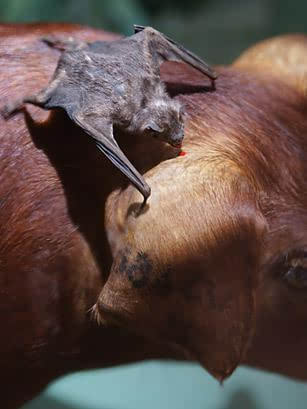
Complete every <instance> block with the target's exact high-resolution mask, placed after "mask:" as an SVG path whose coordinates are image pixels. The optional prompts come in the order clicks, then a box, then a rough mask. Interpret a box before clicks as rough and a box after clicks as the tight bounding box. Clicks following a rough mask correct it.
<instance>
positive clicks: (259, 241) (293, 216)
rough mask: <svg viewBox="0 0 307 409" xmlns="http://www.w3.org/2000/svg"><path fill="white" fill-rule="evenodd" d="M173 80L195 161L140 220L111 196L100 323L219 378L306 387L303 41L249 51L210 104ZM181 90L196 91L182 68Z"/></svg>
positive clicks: (155, 183)
mask: <svg viewBox="0 0 307 409" xmlns="http://www.w3.org/2000/svg"><path fill="white" fill-rule="evenodd" d="M174 70H175V69H174V68H173V69H172V68H171V67H170V66H168V67H166V68H165V73H164V76H165V77H164V78H165V79H166V80H168V81H169V85H170V86H172V89H173V91H174V92H176V93H180V92H181V93H182V94H181V95H178V96H177V98H179V100H180V101H181V102H182V103H183V104H184V105H185V107H186V110H187V120H186V136H185V143H184V146H183V149H184V150H185V151H186V152H187V154H186V156H184V157H177V158H173V159H170V160H168V161H165V162H162V163H161V164H159V165H157V166H156V167H155V168H153V169H151V170H150V171H149V172H147V173H146V174H145V178H146V181H147V182H148V183H149V184H150V185H151V187H152V191H153V194H152V197H151V198H150V200H149V202H148V207H147V209H146V210H145V211H144V212H143V213H142V214H139V213H137V212H135V210H136V209H137V208H138V207H139V206H140V203H141V197H140V195H139V194H138V193H136V192H135V190H134V189H132V188H131V187H128V188H127V189H126V190H125V191H124V192H122V191H118V192H116V191H114V192H113V193H112V194H111V196H110V197H109V203H107V210H106V220H107V224H106V228H107V231H108V232H109V237H110V238H111V241H110V242H111V246H112V253H113V255H114V262H113V265H112V269H111V274H110V277H109V279H108V281H107V283H106V285H105V286H104V287H103V289H102V292H101V294H100V297H99V300H98V303H97V305H96V308H95V312H96V315H97V317H98V319H99V320H100V321H101V322H113V323H117V324H120V325H124V326H126V327H127V328H129V329H133V330H135V331H137V332H138V333H140V334H146V335H148V336H150V337H152V338H153V339H155V340H161V341H162V340H163V341H168V342H172V343H174V344H176V345H178V347H181V348H182V349H183V350H184V351H186V353H187V354H189V356H190V357H191V358H192V359H197V360H198V361H199V362H201V363H202V365H203V366H204V367H205V368H206V369H207V370H208V371H210V372H211V373H212V374H213V375H214V376H216V377H217V378H219V379H224V378H226V377H227V376H229V375H230V374H231V373H232V372H233V370H234V369H235V368H236V367H237V365H238V364H240V363H247V364H249V365H253V366H258V367H262V368H265V369H269V370H271V371H275V372H280V373H283V374H286V375H289V376H293V377H297V378H301V379H307V370H306V367H307V354H306V345H307V326H306V321H307V311H306V300H307V178H306V175H307V92H306V91H307V37H306V36H303V35H293V36H285V37H279V38H276V39H273V40H269V41H266V42H264V43H261V44H259V45H257V46H255V47H254V48H251V49H250V50H249V51H247V52H246V53H244V54H243V55H242V56H241V57H240V58H239V59H238V60H237V61H235V63H234V64H233V65H232V66H231V67H228V68H221V69H220V70H219V78H218V80H217V82H216V91H215V92H211V93H210V92H207V93H206V92H199V93H194V94H189V92H188V90H183V89H181V90H180V87H179V86H178V84H177V85H174V84H171V82H173V81H174V80H173V78H174V76H175V74H174ZM177 76H178V77H177ZM179 79H180V81H183V82H185V83H186V82H187V81H188V80H189V81H191V82H193V81H194V83H196V82H198V81H199V77H197V76H196V74H195V75H194V76H193V77H192V76H191V75H190V74H188V73H187V71H185V69H180V68H179V67H177V71H176V77H175V81H177V82H178V80H179ZM184 93H185V94H184ZM115 200H116V202H117V206H116V207H114V205H113V204H114V201H115Z"/></svg>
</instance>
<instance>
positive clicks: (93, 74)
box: [3, 26, 216, 203]
mask: <svg viewBox="0 0 307 409" xmlns="http://www.w3.org/2000/svg"><path fill="white" fill-rule="evenodd" d="M44 41H45V42H47V43H48V44H49V45H51V46H53V47H56V48H59V49H62V50H63V52H62V54H61V56H60V58H59V62H58V66H57V68H56V70H55V73H54V76H53V78H52V80H51V82H50V84H49V85H48V87H47V88H46V89H44V90H42V91H40V92H39V93H38V94H37V95H35V96H30V97H26V98H24V99H23V100H22V101H18V102H17V103H15V104H12V105H8V106H6V107H5V108H4V110H3V115H4V116H6V117H8V116H10V115H11V114H12V113H14V112H15V111H17V110H19V109H20V108H21V107H22V106H23V104H24V103H26V102H27V103H32V104H34V105H37V106H39V107H42V108H44V109H53V108H62V109H64V110H65V111H66V112H67V114H68V115H69V117H70V118H71V120H72V121H74V122H75V123H77V124H78V125H79V126H80V127H81V128H82V129H83V130H84V131H85V132H86V133H88V134H89V135H90V136H91V137H93V138H94V140H95V142H96V145H97V147H98V148H99V149H100V150H101V151H102V152H103V153H104V154H105V155H106V156H107V157H108V158H109V159H110V160H111V161H112V163H113V164H114V165H115V166H117V167H118V168H119V169H120V170H121V171H122V172H123V173H124V174H125V175H126V176H127V177H128V178H129V179H130V181H131V183H133V184H134V186H135V187H136V188H137V189H138V190H139V191H140V192H141V193H142V195H143V197H144V203H145V201H146V200H147V198H148V197H149V196H150V187H149V186H148V185H147V183H146V182H145V180H144V179H143V177H142V175H141V174H140V173H139V172H138V171H137V170H136V169H135V168H134V166H133V165H132V164H131V163H130V162H129V160H128V159H127V158H126V156H125V155H124V154H123V152H122V151H121V150H120V148H119V146H118V144H117V142H116V141H115V139H114V137H113V127H117V128H119V129H121V130H124V131H125V132H128V133H130V134H142V135H148V136H154V137H156V138H159V139H161V140H163V141H165V142H168V143H169V144H171V145H173V146H176V147H179V146H180V145H181V143H182V140H183V136H184V120H183V109H182V107H181V105H180V104H179V102H177V101H175V100H173V99H172V98H170V96H169V95H168V94H167V92H166V90H165V86H164V84H163V83H162V81H161V79H160V65H161V64H162V62H163V61H166V60H173V61H181V62H186V63H188V64H190V65H192V66H193V67H194V68H196V69H197V70H199V71H201V72H202V73H204V74H205V75H206V76H208V77H209V78H210V79H211V80H212V83H213V81H214V80H215V79H216V74H215V73H214V72H213V71H212V69H211V68H210V67H209V66H208V65H207V64H206V63H205V62H204V61H202V60H201V59H200V58H199V57H197V56H196V55H194V54H192V53H191V52H190V51H188V50H186V49H185V48H184V47H182V46H181V45H179V44H177V43H175V42H174V41H173V40H171V39H169V38H167V37H166V36H164V35H163V34H161V33H160V32H158V31H156V30H154V29H153V28H150V27H146V28H145V27H142V26H135V34H134V35H132V36H131V37H127V38H123V39H120V40H117V41H113V42H104V41H96V42H94V43H84V42H79V41H76V40H74V39H61V38H57V37H49V38H46V39H44Z"/></svg>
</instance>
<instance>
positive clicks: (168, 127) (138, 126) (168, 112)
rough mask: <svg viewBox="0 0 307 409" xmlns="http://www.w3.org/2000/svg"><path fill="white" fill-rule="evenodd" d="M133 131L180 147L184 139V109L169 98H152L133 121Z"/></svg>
mask: <svg viewBox="0 0 307 409" xmlns="http://www.w3.org/2000/svg"><path fill="white" fill-rule="evenodd" d="M133 122H134V123H133V129H135V130H136V132H138V133H141V134H142V135H149V136H152V137H154V138H158V139H160V140H162V141H164V142H167V143H169V144H170V145H172V146H175V147H180V146H181V144H182V141H183V137H184V120H183V108H182V106H181V104H180V103H179V102H178V101H175V100H173V99H171V98H170V97H169V96H167V95H164V96H159V97H155V98H152V99H151V100H150V101H149V102H148V103H147V104H146V106H145V107H144V108H142V109H141V110H140V111H139V112H138V113H137V115H135V116H134V119H133Z"/></svg>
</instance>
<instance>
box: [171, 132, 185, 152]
mask: <svg viewBox="0 0 307 409" xmlns="http://www.w3.org/2000/svg"><path fill="white" fill-rule="evenodd" d="M183 138H184V133H183V131H180V132H179V133H177V134H175V135H173V136H172V139H171V141H170V144H171V145H172V146H174V147H175V148H180V147H181V145H182V142H183Z"/></svg>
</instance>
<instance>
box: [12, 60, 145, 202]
mask: <svg viewBox="0 0 307 409" xmlns="http://www.w3.org/2000/svg"><path fill="white" fill-rule="evenodd" d="M78 85H79V86H78ZM103 98H104V97H103V95H102V94H101V93H96V92H95V93H93V92H90V90H89V89H87V88H82V87H81V81H80V82H79V84H78V78H73V77H71V76H67V73H66V70H65V66H64V67H61V66H58V69H57V70H56V73H55V76H54V78H53V80H52V81H51V82H50V84H49V86H48V87H47V88H46V89H44V90H42V91H41V92H39V93H38V94H37V95H34V96H30V97H26V98H24V99H23V100H22V101H17V103H15V104H13V105H12V106H11V107H7V108H6V111H7V114H8V115H6V116H9V115H10V114H12V113H14V112H15V111H16V110H18V109H20V107H21V106H22V104H23V103H24V102H27V103H31V104H33V105H36V106H39V107H41V108H44V109H53V108H61V109H63V110H65V111H66V113H67V115H68V116H69V117H70V119H71V120H72V121H73V122H74V123H76V124H77V125H78V126H80V127H81V128H82V129H83V130H84V131H85V132H86V133H87V134H88V135H90V136H91V137H92V138H93V139H94V140H95V143H96V146H97V148H98V149H99V150H100V151H101V152H103V153H104V154H105V155H106V157H107V158H108V159H109V160H110V161H111V162H112V163H113V164H114V165H115V166H116V167H117V168H118V169H119V170H120V171H121V172H122V173H123V174H124V175H126V176H127V177H128V178H129V180H130V181H131V183H132V184H133V185H134V186H135V187H136V188H137V189H138V190H139V192H140V193H141V194H142V195H143V196H144V199H145V200H146V199H147V198H148V197H149V196H150V187H149V186H148V184H147V183H146V182H145V180H144V178H143V177H142V175H141V174H140V173H139V172H138V171H137V170H136V169H135V167H134V166H133V165H132V163H131V162H130V161H129V160H128V158H127V157H126V156H125V155H124V153H123V152H122V151H121V149H120V148H119V146H118V144H117V142H116V141H115V139H114V136H113V124H112V121H111V120H110V117H108V116H107V115H106V112H99V108H100V107H101V106H103V105H105V100H103ZM91 107H92V108H91Z"/></svg>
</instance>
